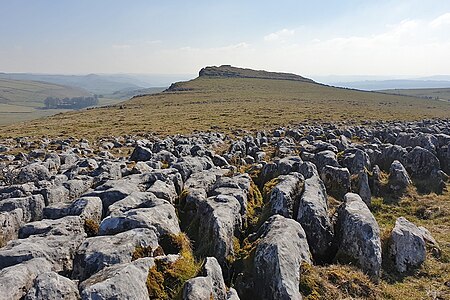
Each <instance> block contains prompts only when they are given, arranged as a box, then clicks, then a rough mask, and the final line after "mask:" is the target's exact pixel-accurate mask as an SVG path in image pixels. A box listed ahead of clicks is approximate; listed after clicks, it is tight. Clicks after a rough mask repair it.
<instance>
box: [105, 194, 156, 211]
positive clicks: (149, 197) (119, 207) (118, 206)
mask: <svg viewBox="0 0 450 300" xmlns="http://www.w3.org/2000/svg"><path fill="white" fill-rule="evenodd" d="M158 201H159V200H158V198H157V197H156V196H155V194H153V193H150V192H133V193H131V194H130V195H128V196H126V197H125V198H123V199H122V200H119V201H117V202H115V203H114V204H111V205H110V206H109V207H108V210H107V213H106V214H107V215H118V214H120V213H124V212H126V211H129V210H130V209H135V208H138V207H139V206H141V205H143V204H144V203H146V202H155V203H156V202H158Z"/></svg>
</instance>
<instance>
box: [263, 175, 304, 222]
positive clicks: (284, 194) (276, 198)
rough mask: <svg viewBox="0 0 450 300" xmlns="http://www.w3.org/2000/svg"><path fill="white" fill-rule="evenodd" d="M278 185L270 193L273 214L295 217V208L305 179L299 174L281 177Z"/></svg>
mask: <svg viewBox="0 0 450 300" xmlns="http://www.w3.org/2000/svg"><path fill="white" fill-rule="evenodd" d="M277 181H278V183H277V184H276V185H275V186H274V187H273V189H272V192H271V193H270V200H269V203H270V211H271V214H279V215H282V216H284V217H287V218H293V217H294V207H296V206H297V205H298V201H299V196H300V193H301V190H302V186H303V181H304V178H303V176H302V175H301V174H299V173H291V174H289V175H280V176H278V177H277Z"/></svg>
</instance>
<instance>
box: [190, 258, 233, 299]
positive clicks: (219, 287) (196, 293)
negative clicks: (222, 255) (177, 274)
mask: <svg viewBox="0 0 450 300" xmlns="http://www.w3.org/2000/svg"><path fill="white" fill-rule="evenodd" d="M200 275H201V276H199V277H195V278H192V279H189V280H188V281H187V282H186V283H185V285H184V287H183V299H186V300H196V299H198V300H202V299H217V300H226V299H227V287H226V285H225V282H224V280H223V276H222V269H221V268H220V265H219V263H218V262H217V259H216V258H214V257H207V258H206V261H205V264H204V265H203V268H202V271H201V274H200Z"/></svg>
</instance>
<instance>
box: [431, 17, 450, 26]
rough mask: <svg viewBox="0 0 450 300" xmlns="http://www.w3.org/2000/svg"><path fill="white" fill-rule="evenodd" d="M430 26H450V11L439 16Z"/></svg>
mask: <svg viewBox="0 0 450 300" xmlns="http://www.w3.org/2000/svg"><path fill="white" fill-rule="evenodd" d="M430 26H431V27H432V28H440V27H443V26H449V27H450V13H445V14H443V15H440V16H439V17H437V18H436V19H434V20H433V21H431V22H430Z"/></svg>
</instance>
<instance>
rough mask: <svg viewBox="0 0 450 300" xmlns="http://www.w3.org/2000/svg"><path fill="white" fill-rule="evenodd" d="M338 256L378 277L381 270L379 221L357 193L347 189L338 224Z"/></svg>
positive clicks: (376, 278)
mask: <svg viewBox="0 0 450 300" xmlns="http://www.w3.org/2000/svg"><path fill="white" fill-rule="evenodd" d="M335 228H336V229H335V233H336V238H337V247H338V252H337V254H336V259H337V260H338V261H342V262H350V263H355V264H356V265H357V266H359V267H360V268H361V270H362V271H363V272H365V273H367V274H368V275H369V276H370V277H371V278H372V279H373V280H374V281H377V280H378V278H379V276H380V270H381V241H380V229H379V227H378V223H377V221H376V220H375V218H374V217H373V215H372V213H371V212H370V210H369V208H368V207H367V205H366V204H365V203H364V202H363V201H362V199H361V197H359V195H357V194H353V193H347V194H346V195H345V197H344V203H343V204H342V205H341V206H340V207H339V209H338V220H337V223H336V226H335Z"/></svg>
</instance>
